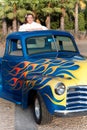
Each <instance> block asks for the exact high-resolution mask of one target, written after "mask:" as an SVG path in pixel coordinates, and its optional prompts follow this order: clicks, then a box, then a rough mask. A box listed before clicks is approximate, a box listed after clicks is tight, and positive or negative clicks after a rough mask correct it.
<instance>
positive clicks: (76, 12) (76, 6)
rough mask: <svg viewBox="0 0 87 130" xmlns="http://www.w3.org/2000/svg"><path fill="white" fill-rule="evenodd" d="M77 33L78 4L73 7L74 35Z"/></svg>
mask: <svg viewBox="0 0 87 130" xmlns="http://www.w3.org/2000/svg"><path fill="white" fill-rule="evenodd" d="M77 33H78V3H76V5H75V34H76V35H77Z"/></svg>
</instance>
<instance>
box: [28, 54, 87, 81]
mask: <svg viewBox="0 0 87 130" xmlns="http://www.w3.org/2000/svg"><path fill="white" fill-rule="evenodd" d="M30 68H31V69H30ZM29 69H30V70H29V71H30V72H29V75H32V76H35V75H38V76H40V75H41V76H49V77H60V78H66V79H74V80H75V82H76V83H77V82H79V83H80V84H87V59H86V58H82V57H78V56H77V57H73V58H71V59H61V58H56V59H53V60H52V59H43V60H42V59H41V60H37V61H35V62H34V63H30V66H29Z"/></svg>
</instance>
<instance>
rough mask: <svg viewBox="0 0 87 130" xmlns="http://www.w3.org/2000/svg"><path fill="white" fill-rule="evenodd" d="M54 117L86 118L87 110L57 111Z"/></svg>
mask: <svg viewBox="0 0 87 130" xmlns="http://www.w3.org/2000/svg"><path fill="white" fill-rule="evenodd" d="M54 115H56V116H58V117H72V116H86V115H87V109H83V110H61V111H60V110H55V111H54Z"/></svg>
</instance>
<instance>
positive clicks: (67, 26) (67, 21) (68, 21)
mask: <svg viewBox="0 0 87 130" xmlns="http://www.w3.org/2000/svg"><path fill="white" fill-rule="evenodd" d="M72 29H74V21H73V18H72V17H70V16H69V15H66V16H65V30H72Z"/></svg>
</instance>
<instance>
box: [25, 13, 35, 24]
mask: <svg viewBox="0 0 87 130" xmlns="http://www.w3.org/2000/svg"><path fill="white" fill-rule="evenodd" d="M26 21H27V23H29V24H31V23H32V22H33V21H34V17H33V15H32V14H29V15H27V18H26Z"/></svg>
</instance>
